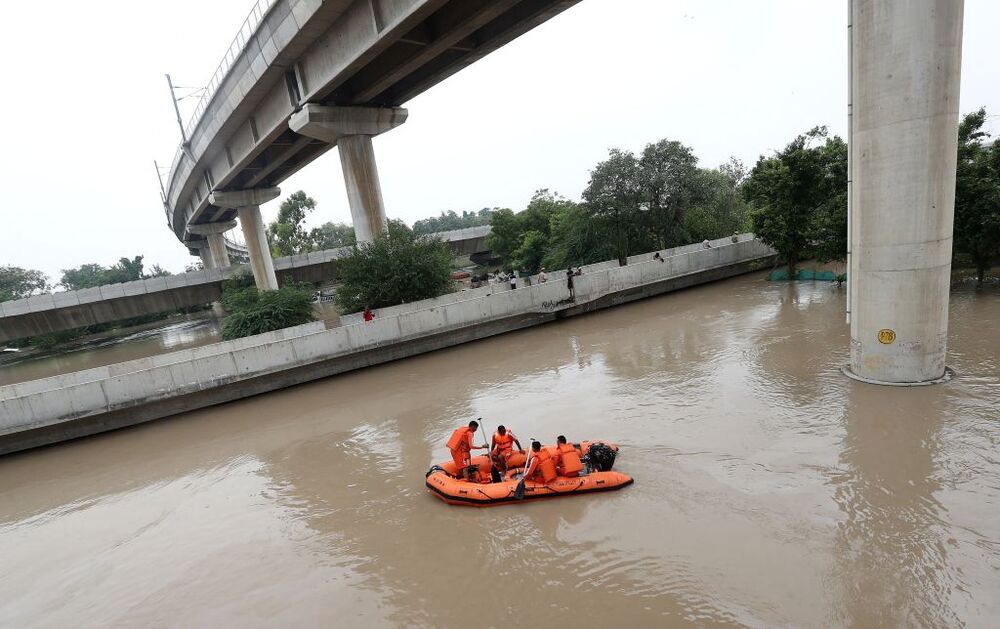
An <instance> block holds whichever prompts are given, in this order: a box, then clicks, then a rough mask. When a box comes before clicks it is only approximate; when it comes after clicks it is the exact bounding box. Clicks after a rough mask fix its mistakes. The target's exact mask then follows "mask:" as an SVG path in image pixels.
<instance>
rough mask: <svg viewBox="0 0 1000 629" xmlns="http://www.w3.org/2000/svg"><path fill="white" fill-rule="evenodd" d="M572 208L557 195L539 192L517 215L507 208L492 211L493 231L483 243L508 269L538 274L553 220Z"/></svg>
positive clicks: (568, 202)
mask: <svg viewBox="0 0 1000 629" xmlns="http://www.w3.org/2000/svg"><path fill="white" fill-rule="evenodd" d="M575 207H577V204H576V203H574V202H572V201H570V200H568V199H566V198H564V197H562V196H560V195H559V194H558V193H555V192H551V191H550V190H548V189H542V190H536V191H535V194H534V195H532V197H531V201H529V202H528V206H527V207H526V208H525V209H524V210H522V211H520V212H518V213H517V214H515V213H514V212H512V211H511V210H507V209H503V210H495V211H492V213H491V215H492V221H491V224H492V230H491V231H490V235H489V236H488V237H487V240H486V242H487V244H488V245H489V247H490V251H492V252H493V254H494V255H497V256H499V257H500V258H501V259H502V260H503V262H504V265H505V266H506V267H507V268H510V269H514V270H520V269H524V270H526V271H528V272H530V273H535V272H537V271H538V269H539V268H541V266H542V264H543V260H544V258H545V256H546V255H547V250H548V248H549V246H550V239H549V238H550V233H551V231H552V221H553V219H554V218H555V217H556V216H559V215H561V214H564V213H565V212H567V211H569V210H570V209H572V208H575Z"/></svg>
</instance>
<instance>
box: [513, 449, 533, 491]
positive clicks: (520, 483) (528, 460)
mask: <svg viewBox="0 0 1000 629" xmlns="http://www.w3.org/2000/svg"><path fill="white" fill-rule="evenodd" d="M530 463H531V448H528V458H526V459H525V460H524V473H522V474H521V480H519V481H517V487H515V488H514V500H521V499H522V498H524V480H525V479H526V478H527V477H528V465H529V464H530Z"/></svg>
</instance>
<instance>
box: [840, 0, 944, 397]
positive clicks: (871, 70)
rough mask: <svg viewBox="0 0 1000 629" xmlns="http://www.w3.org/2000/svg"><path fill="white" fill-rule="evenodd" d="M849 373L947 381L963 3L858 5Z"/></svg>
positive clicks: (863, 0)
mask: <svg viewBox="0 0 1000 629" xmlns="http://www.w3.org/2000/svg"><path fill="white" fill-rule="evenodd" d="M851 2H852V9H851V23H852V24H851V25H852V32H853V35H852V42H851V45H852V59H853V61H852V68H851V70H852V72H851V74H852V85H851V96H852V102H853V125H852V126H853V137H852V138H851V164H852V174H853V181H852V187H851V194H852V198H851V208H852V216H851V219H852V220H851V233H850V235H849V237H850V239H851V246H850V250H851V253H852V255H851V268H850V270H849V273H850V282H851V289H850V290H851V301H852V305H851V310H852V312H851V364H850V368H849V371H848V374H849V375H852V376H854V377H857V378H859V379H862V380H866V381H870V382H876V383H884V384H918V383H928V382H931V381H934V380H937V379H939V378H941V377H943V376H944V375H945V373H946V369H945V353H946V350H947V336H948V297H949V295H948V291H949V284H950V275H951V248H952V224H953V219H954V205H955V162H956V150H957V138H958V115H959V112H958V96H959V83H960V76H961V59H962V20H963V8H964V7H963V5H964V1H963V0H905V1H903V0H851Z"/></svg>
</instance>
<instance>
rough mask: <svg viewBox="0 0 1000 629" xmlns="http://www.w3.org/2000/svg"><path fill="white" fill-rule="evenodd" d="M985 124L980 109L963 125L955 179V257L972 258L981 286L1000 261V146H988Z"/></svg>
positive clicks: (963, 122) (960, 127) (984, 116)
mask: <svg viewBox="0 0 1000 629" xmlns="http://www.w3.org/2000/svg"><path fill="white" fill-rule="evenodd" d="M985 122H986V109H985V108H980V109H979V110H978V111H974V112H972V113H970V114H966V116H965V117H964V118H963V119H962V122H961V124H959V126H958V167H957V173H956V180H955V255H965V256H968V258H969V260H970V261H971V262H972V264H973V266H974V267H975V268H976V280H977V283H978V284H979V285H982V283H983V280H985V279H986V274H987V272H988V271H989V270H990V268H991V267H992V265H993V262H994V261H995V260H997V259H1000V143H998V142H995V141H994V142H993V143H992V144H991V145H986V144H985V142H984V141H985V140H986V139H987V138H989V137H990V136H989V134H988V133H986V132H985V131H983V125H984V124H985Z"/></svg>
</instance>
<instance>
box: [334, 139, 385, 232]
mask: <svg viewBox="0 0 1000 629" xmlns="http://www.w3.org/2000/svg"><path fill="white" fill-rule="evenodd" d="M337 149H338V150H339V151H340V165H341V167H342V168H343V169H344V184H345V185H346V187H347V201H348V203H350V205H351V220H352V222H353V223H354V234H355V236H356V237H357V239H358V242H368V241H370V240H372V239H373V238H374V237H375V234H381V233H383V232H385V230H386V225H387V222H386V217H385V203H384V202H383V201H382V186H381V185H379V180H378V167H377V166H376V164H375V150H374V148H373V147H372V136H370V135H348V136H345V137H343V138H341V139H340V142H338V143H337Z"/></svg>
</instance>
